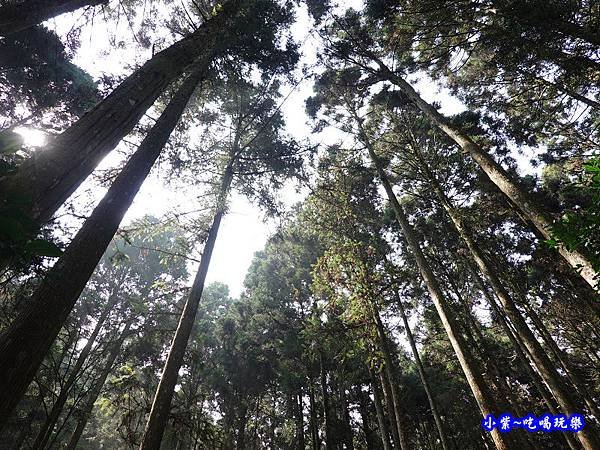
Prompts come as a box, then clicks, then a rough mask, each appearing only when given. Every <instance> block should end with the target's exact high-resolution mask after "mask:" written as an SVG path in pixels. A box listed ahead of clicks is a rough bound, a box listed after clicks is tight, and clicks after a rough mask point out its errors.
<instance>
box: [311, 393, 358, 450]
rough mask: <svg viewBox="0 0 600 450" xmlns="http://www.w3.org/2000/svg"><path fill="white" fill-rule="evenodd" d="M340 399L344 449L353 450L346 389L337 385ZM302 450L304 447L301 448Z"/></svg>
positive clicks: (352, 434) (352, 431) (352, 433)
mask: <svg viewBox="0 0 600 450" xmlns="http://www.w3.org/2000/svg"><path fill="white" fill-rule="evenodd" d="M339 392H340V400H341V403H342V417H343V419H344V428H345V430H344V439H345V441H346V449H345V450H354V430H353V429H352V424H351V423H350V411H349V410H348V399H347V398H346V390H345V389H344V386H340V387H339ZM302 450H304V448H303V449H302Z"/></svg>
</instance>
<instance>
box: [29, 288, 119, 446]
mask: <svg viewBox="0 0 600 450" xmlns="http://www.w3.org/2000/svg"><path fill="white" fill-rule="evenodd" d="M118 300H119V297H118V296H117V295H115V293H113V294H112V295H111V298H110V299H109V301H108V303H107V304H106V306H105V307H104V309H103V310H102V313H101V314H100V317H98V320H97V322H96V325H95V326H94V329H93V330H92V333H91V334H90V336H89V338H88V340H87V342H86V343H85V346H84V347H83V348H82V349H81V352H80V353H79V356H78V357H77V361H75V364H74V366H73V368H72V369H71V371H70V374H69V376H68V377H67V380H66V381H65V383H64V384H63V385H62V387H61V390H60V393H59V395H58V397H57V398H56V400H55V401H54V404H53V405H52V409H51V410H50V414H48V417H47V418H46V421H45V422H44V424H43V425H42V427H41V428H40V430H39V431H38V434H37V437H36V439H35V442H34V443H33V446H32V447H31V448H32V449H35V450H37V449H40V450H41V449H43V448H44V447H45V446H46V445H47V443H48V440H49V439H50V436H51V435H52V431H53V430H54V427H55V426H56V422H57V421H58V418H59V416H60V414H61V412H62V410H63V408H64V406H65V403H66V402H67V400H68V398H69V393H70V392H71V387H73V385H74V384H75V382H76V381H77V378H78V377H79V375H80V373H79V372H80V371H81V368H82V367H83V365H84V364H85V362H86V361H87V358H88V356H89V355H90V352H91V351H92V347H93V346H94V343H95V342H96V338H97V337H98V334H99V333H100V330H101V329H102V326H103V325H104V322H105V321H106V319H107V318H108V315H109V314H110V312H111V311H112V308H113V307H114V306H115V305H116V303H117V301H118Z"/></svg>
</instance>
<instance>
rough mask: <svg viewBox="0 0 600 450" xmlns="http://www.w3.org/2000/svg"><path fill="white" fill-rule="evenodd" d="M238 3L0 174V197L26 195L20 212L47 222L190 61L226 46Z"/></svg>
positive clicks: (206, 60) (207, 58) (209, 57)
mask: <svg viewBox="0 0 600 450" xmlns="http://www.w3.org/2000/svg"><path fill="white" fill-rule="evenodd" d="M237 3H238V2H237V1H230V2H228V3H227V4H226V6H225V10H224V11H221V12H219V13H218V14H217V15H216V16H215V17H213V18H211V19H210V20H208V21H207V22H205V23H204V24H202V25H201V26H200V27H199V28H198V29H197V30H196V31H195V32H194V33H192V34H191V35H190V36H188V37H186V38H184V39H182V40H180V41H178V42H176V43H175V44H173V45H172V46H170V47H169V48H167V49H165V50H163V51H162V52H160V53H157V54H156V55H154V56H153V57H152V58H151V59H150V60H149V61H147V62H146V63H145V64H144V65H143V66H142V67H140V68H139V69H138V70H136V71H135V72H134V73H133V74H131V75H130V76H129V77H127V79H126V80H125V81H123V82H122V83H121V84H120V85H119V86H118V87H117V88H116V89H115V90H114V91H113V92H112V93H111V94H110V95H109V96H108V97H106V98H105V99H104V100H103V101H102V102H100V103H99V104H98V105H96V106H95V107H94V108H93V109H92V110H91V111H90V112H88V113H87V114H86V115H84V116H83V117H82V118H81V119H79V120H78V121H77V122H76V123H75V124H74V125H72V126H71V127H70V128H68V129H67V130H66V131H64V132H63V133H62V134H60V135H58V136H57V137H55V138H53V139H52V141H51V142H50V143H49V144H47V145H46V146H45V148H44V149H43V151H38V152H35V153H34V155H33V156H32V157H31V158H29V159H28V160H26V161H25V162H24V163H23V164H22V165H21V166H20V167H19V169H18V170H17V172H16V173H15V174H14V175H11V176H7V177H4V178H3V179H0V192H2V196H5V197H6V198H9V197H10V196H11V195H19V196H21V197H24V198H27V199H28V201H29V202H30V203H29V204H28V206H26V207H24V208H25V209H24V210H23V212H24V213H26V214H27V215H28V216H29V217H30V218H32V219H33V220H35V221H36V222H38V223H40V224H42V223H44V222H47V221H48V220H49V219H50V218H51V217H52V215H53V214H54V213H55V212H56V210H57V209H58V208H59V207H60V206H61V205H62V204H63V203H64V202H65V200H66V199H67V198H68V197H69V196H70V195H71V194H72V193H73V192H74V191H75V189H77V187H79V185H80V184H81V183H82V182H83V181H84V180H85V178H86V177H88V176H89V175H90V174H91V173H92V171H93V170H94V169H95V167H96V166H97V165H98V163H99V162H100V161H101V160H102V159H103V158H104V157H105V156H106V155H107V154H108V153H109V152H110V151H111V150H112V149H113V148H114V147H115V146H116V145H117V144H118V143H119V141H121V139H122V138H123V137H124V136H125V135H126V134H128V133H129V132H130V131H131V130H132V129H133V127H134V126H135V125H136V124H137V123H138V121H139V119H140V118H141V117H142V115H143V114H144V113H145V112H146V110H147V109H148V108H149V107H150V106H151V105H152V104H153V103H154V101H155V100H156V99H157V98H158V96H159V95H161V94H162V93H163V91H164V90H165V89H166V87H167V86H168V85H169V84H170V83H171V82H172V81H173V80H175V79H177V77H179V76H180V75H181V74H182V73H183V72H184V71H185V70H186V68H187V67H188V66H189V65H190V64H192V63H193V62H194V60H196V61H197V63H199V64H200V65H202V66H203V68H204V69H208V67H209V65H210V64H211V63H212V61H213V59H214V57H215V55H217V54H218V53H219V51H220V50H221V49H222V48H223V47H225V45H226V41H227V40H226V39H223V31H224V30H225V31H227V30H228V29H230V28H231V26H232V22H233V18H234V16H235V11H234V10H233V9H234V7H235V5H237ZM230 5H231V6H232V7H229V6H230Z"/></svg>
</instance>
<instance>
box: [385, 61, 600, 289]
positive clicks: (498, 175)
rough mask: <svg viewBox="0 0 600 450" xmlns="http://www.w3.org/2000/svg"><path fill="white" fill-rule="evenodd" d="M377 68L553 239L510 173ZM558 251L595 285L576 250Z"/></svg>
mask: <svg viewBox="0 0 600 450" xmlns="http://www.w3.org/2000/svg"><path fill="white" fill-rule="evenodd" d="M375 62H376V63H377V64H378V65H379V69H380V71H379V72H380V74H381V75H382V76H383V77H385V78H386V79H387V80H388V81H390V82H391V83H393V84H394V85H396V86H397V87H398V88H400V90H401V91H402V93H403V94H404V95H406V96H407V97H408V98H409V99H410V100H411V101H412V102H413V103H414V104H415V105H416V106H417V107H418V108H419V109H420V110H421V111H422V112H423V113H424V114H425V115H426V116H427V117H428V118H429V119H431V120H432V121H433V122H434V123H435V124H436V125H437V126H438V127H439V128H440V129H441V130H442V131H443V132H444V133H446V134H447V135H448V136H449V137H450V138H451V139H452V140H453V141H454V142H456V143H457V144H458V145H459V146H460V147H461V148H462V149H463V150H464V151H465V152H466V153H468V154H469V155H471V157H472V158H473V159H474V160H475V162H476V163H477V164H478V165H479V166H480V167H481V169H482V170H483V171H484V172H485V173H486V174H487V176H488V177H489V178H490V180H491V181H492V182H493V183H494V184H495V185H496V186H498V188H499V189H500V190H501V191H502V192H503V193H504V194H505V195H506V196H507V197H508V198H509V199H510V200H511V201H512V202H513V203H514V204H515V205H516V206H517V208H519V209H520V210H521V211H522V212H523V213H524V214H525V216H526V217H527V219H528V220H530V221H531V223H532V224H533V225H534V226H535V227H536V228H537V229H538V230H539V232H540V233H541V234H542V236H544V238H546V239H551V238H552V222H553V221H552V219H551V217H550V216H549V214H548V213H547V212H546V211H544V210H543V209H542V208H541V207H540V206H539V205H537V204H536V202H535V200H534V199H533V198H531V196H530V195H529V194H528V193H527V192H525V191H524V190H523V189H521V188H520V187H519V186H518V185H517V184H516V183H515V182H514V181H513V180H512V179H511V178H510V176H509V174H508V173H507V172H506V170H504V169H503V168H502V166H500V164H498V163H497V162H496V161H494V159H493V158H492V157H491V156H490V155H489V154H487V153H486V152H485V151H484V150H483V149H482V148H481V147H480V146H479V145H478V144H476V143H475V142H474V141H473V140H472V139H471V138H470V137H469V136H468V135H467V134H465V133H464V132H463V131H462V130H461V129H459V128H458V127H457V126H454V125H452V124H451V123H450V121H449V120H448V118H446V117H445V116H443V115H442V114H440V113H439V112H438V111H437V110H436V109H435V108H434V107H433V106H431V105H430V104H429V103H427V102H426V101H425V100H423V99H422V98H421V96H420V95H419V94H418V93H417V92H416V91H415V90H414V89H413V87H412V86H411V85H410V84H408V83H407V82H406V81H405V80H404V79H403V78H402V77H400V76H398V75H397V74H396V73H394V72H392V71H391V70H390V69H389V68H388V67H387V66H386V65H385V64H384V63H383V62H382V61H381V60H380V59H378V58H376V57H375ZM557 247H558V251H559V252H560V254H561V255H562V256H563V258H564V259H565V260H566V261H567V262H568V263H569V264H570V265H571V267H573V269H574V270H575V271H576V272H578V273H579V275H580V276H581V277H582V278H583V279H584V280H585V281H586V282H587V283H588V284H589V285H590V286H592V287H595V285H596V282H597V281H596V280H595V278H596V276H597V274H596V272H595V271H594V269H593V267H592V263H591V261H590V260H589V259H588V258H587V257H586V256H584V255H583V254H582V253H580V252H579V251H577V250H568V249H567V248H566V247H565V246H564V245H562V244H560V243H559V244H558V246H557Z"/></svg>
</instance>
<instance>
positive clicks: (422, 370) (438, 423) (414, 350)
mask: <svg viewBox="0 0 600 450" xmlns="http://www.w3.org/2000/svg"><path fill="white" fill-rule="evenodd" d="M394 295H395V296H396V303H397V304H398V309H399V310H400V316H401V317H402V323H403V324H404V329H405V330H406V337H407V338H408V343H409V344H410V348H411V350H412V354H413V356H414V358H415V363H416V365H417V370H418V371H419V377H420V378H421V383H422V384H423V388H424V389H425V394H426V395H427V400H428V402H429V408H430V409H431V415H432V416H433V420H434V421H435V426H436V427H437V432H438V436H439V437H440V443H441V444H442V448H443V450H449V449H450V447H449V445H448V441H447V439H446V433H445V432H444V425H443V424H442V418H441V417H440V413H439V411H438V408H437V404H436V402H435V399H434V398H433V393H432V392H431V387H430V386H429V380H428V379H427V375H426V374H425V367H424V366H423V362H422V361H421V356H420V355H419V350H418V349H417V344H416V343H415V338H414V336H413V334H412V331H411V329H410V325H409V323H408V318H407V317H406V312H405V311H404V305H403V304H402V300H401V299H400V296H399V295H398V292H397V291H394Z"/></svg>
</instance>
